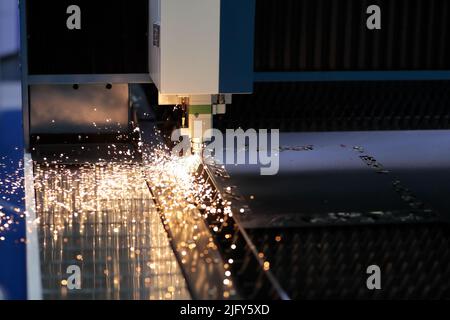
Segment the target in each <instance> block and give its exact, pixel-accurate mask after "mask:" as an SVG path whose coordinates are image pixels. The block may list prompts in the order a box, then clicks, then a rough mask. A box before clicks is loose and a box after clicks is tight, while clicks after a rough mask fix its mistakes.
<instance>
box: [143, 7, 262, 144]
mask: <svg viewBox="0 0 450 320" xmlns="http://www.w3.org/2000/svg"><path fill="white" fill-rule="evenodd" d="M253 23H254V0H251V1H240V0H188V1H186V0H164V1H163V0H151V1H150V28H151V32H150V49H149V53H150V64H149V66H150V76H151V78H152V80H153V82H154V84H155V85H156V87H157V88H158V91H159V104H160V105H178V106H181V107H182V108H183V113H184V119H183V120H182V121H181V123H182V129H184V134H186V135H189V137H190V138H191V141H192V144H193V148H194V149H197V148H198V147H199V146H200V145H202V144H203V142H205V141H207V140H208V135H207V134H205V132H206V131H207V130H208V129H211V128H212V127H213V119H212V116H213V115H214V114H220V113H224V112H225V110H226V107H225V106H226V104H229V103H231V95H232V94H243V93H251V92H252V90H253V28H254V26H253ZM196 123H199V124H198V125H197V126H195V124H196Z"/></svg>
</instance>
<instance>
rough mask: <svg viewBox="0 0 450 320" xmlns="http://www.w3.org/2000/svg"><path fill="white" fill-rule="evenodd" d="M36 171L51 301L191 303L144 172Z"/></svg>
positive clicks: (109, 167)
mask: <svg viewBox="0 0 450 320" xmlns="http://www.w3.org/2000/svg"><path fill="white" fill-rule="evenodd" d="M34 170H35V190H36V207H37V217H38V219H39V242H40V256H41V259H40V260H41V268H42V283H43V298H44V299H189V298H190V295H189V292H188V290H187V288H186V283H185V280H184V277H183V276H182V273H181V270H180V267H179V265H178V263H177V260H176V258H175V255H174V253H173V251H172V249H171V247H170V243H169V240H168V237H167V233H166V232H165V230H164V227H163V225H162V223H161V219H160V216H159V214H158V212H157V211H156V209H155V205H154V201H153V199H152V196H151V194H150V192H149V189H148V188H147V186H146V184H145V180H144V179H143V177H142V174H141V168H140V167H139V165H137V164H117V163H109V164H90V165H83V166H76V167H75V166H64V165H59V166H58V165H47V164H45V165H43V164H35V169H34ZM71 265H76V266H79V267H80V269H81V289H79V290H70V289H69V288H68V286H67V279H68V277H69V276H70V274H67V268H68V267H69V266H71Z"/></svg>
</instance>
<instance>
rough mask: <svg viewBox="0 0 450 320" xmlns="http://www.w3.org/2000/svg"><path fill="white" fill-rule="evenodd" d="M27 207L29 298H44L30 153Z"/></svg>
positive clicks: (27, 159) (26, 165)
mask: <svg viewBox="0 0 450 320" xmlns="http://www.w3.org/2000/svg"><path fill="white" fill-rule="evenodd" d="M24 175H25V208H26V211H27V215H26V217H27V219H26V230H27V249H26V250H27V252H26V253H27V256H26V260H27V296H28V300H41V299H42V282H41V262H40V257H39V239H38V229H37V223H36V210H35V208H36V200H35V193H34V183H33V180H34V179H33V160H32V159H31V155H30V154H29V153H25V155H24Z"/></svg>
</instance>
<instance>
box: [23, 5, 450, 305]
mask: <svg viewBox="0 0 450 320" xmlns="http://www.w3.org/2000/svg"><path fill="white" fill-rule="evenodd" d="M372 2H373V3H372ZM372 2H371V3H368V2H367V1H363V0H345V1H333V0H314V1H313V0H285V1H275V0H150V1H148V0H134V1H122V0H119V1H110V2H102V1H92V0H90V1H87V0H71V1H66V0H60V1H43V0H42V1H33V0H21V1H20V15H21V19H20V20H21V50H22V51H21V70H22V108H23V127H24V140H25V149H26V155H25V160H26V161H25V176H26V177H25V190H26V211H27V212H29V213H30V217H29V219H30V225H34V226H35V232H34V233H31V234H30V235H29V241H28V243H27V257H28V260H27V264H28V268H27V272H28V273H29V274H28V279H29V281H28V297H29V298H38V299H40V298H57V299H61V298H62V299H64V298H66V299H72V298H73V299H78V298H100V299H189V298H193V299H252V298H254V299H305V298H306V299H321V298H363V299H389V298H425V299H426V298H449V296H450V282H449V281H445V279H449V275H450V256H449V254H450V253H449V250H448V248H449V244H450V233H449V226H448V223H449V221H450V215H449V212H450V206H449V202H448V193H449V192H450V185H449V183H448V181H450V180H449V179H448V178H449V177H450V166H449V163H450V149H449V148H448V145H449V143H450V139H449V136H450V135H449V131H448V130H449V129H450V108H449V105H450V100H449V98H450V92H449V88H450V60H449V58H448V57H450V52H449V51H450V32H448V30H450V19H449V17H450V4H449V3H448V1H445V0H435V1H432V5H431V4H430V3H429V2H428V1H424V0H417V1H409V0H396V1H388V0H374V1H372ZM369 5H375V7H376V8H377V9H376V10H375V11H373V10H369V8H368V7H369ZM372 9H373V8H372ZM374 12H375V13H374ZM376 12H378V14H379V18H378V19H380V20H379V21H378V22H377V23H376V24H374V25H376V27H373V28H370V27H369V23H368V19H369V18H371V17H372V15H373V14H377V13H376ZM371 19H373V17H372V18H371ZM198 124H200V126H198ZM164 128H166V129H167V128H169V129H170V130H168V131H171V130H172V129H175V128H178V129H181V131H182V134H183V135H187V136H189V138H190V142H191V147H192V151H193V152H194V153H199V152H201V150H202V149H203V147H204V146H207V145H208V142H209V140H210V137H209V136H208V135H204V134H203V133H204V132H206V131H208V129H212V128H216V129H220V130H222V132H225V131H226V129H238V128H242V129H244V130H247V129H256V130H258V129H263V130H266V129H278V130H280V131H281V134H280V137H279V146H278V147H277V148H276V150H271V152H272V153H274V154H275V155H276V156H277V159H278V160H279V165H280V167H279V171H278V174H276V175H273V176H263V175H260V171H259V168H260V166H259V165H254V164H243V165H235V164H228V163H225V164H219V163H215V162H214V161H212V162H208V161H204V162H202V163H201V165H200V166H199V168H198V170H197V175H198V176H199V177H201V178H202V179H203V180H202V181H204V182H205V183H207V184H208V188H210V189H211V190H213V191H212V192H211V193H212V194H213V195H214V196H217V197H219V199H223V200H224V203H233V204H232V215H228V216H221V215H215V216H213V217H209V216H206V215H204V211H202V210H203V209H202V208H194V209H192V210H197V211H195V216H196V217H202V218H201V219H200V220H199V219H198V218H195V219H194V218H192V217H191V218H192V220H190V219H191V218H189V219H187V220H186V221H192V223H193V224H194V223H195V224H198V226H199V227H198V228H197V227H196V228H195V229H196V230H197V229H198V230H199V231H198V234H195V236H194V237H191V238H189V239H188V238H186V237H187V234H188V231H186V230H187V229H180V230H177V229H176V228H170V224H165V223H164V221H163V222H162V220H161V219H160V215H164V212H163V211H164V210H163V209H161V204H159V203H158V199H157V198H158V197H157V192H155V190H153V188H152V185H150V184H148V182H146V181H145V179H143V178H142V174H141V173H140V171H136V170H130V169H129V167H127V166H129V165H133V164H134V163H135V162H137V163H139V161H140V160H141V159H140V157H141V155H140V154H139V146H140V145H141V144H145V145H150V144H151V143H153V142H154V140H155V139H156V140H158V141H164V139H165V137H164V136H165V130H164ZM196 128H197V129H198V130H196ZM155 129H156V130H155ZM169 134H170V132H169ZM112 146H114V151H113V149H112ZM243 149H245V150H244V152H246V151H248V150H247V149H248V145H245V146H244V148H243ZM228 151H229V149H228V150H227V152H228ZM258 151H259V150H258ZM128 160H129V161H130V162H126V164H124V162H125V161H128ZM99 161H101V162H102V164H101V165H98V164H97V163H98V162H99ZM105 162H106V164H105ZM155 195H156V196H155ZM224 211H225V210H223V211H220V213H221V214H222V213H223V212H224ZM37 218H39V219H38V221H39V223H37V224H36V223H34V224H33V223H32V222H33V221H35V219H37ZM199 221H200V222H199ZM136 222H138V223H136ZM186 224H188V225H189V223H188V222H186ZM191 231H192V230H191ZM191 231H189V232H191ZM195 232H197V231H195ZM192 239H195V241H193V240H192ZM74 265H75V266H78V267H79V268H80V269H81V270H80V271H81V278H82V282H81V283H82V285H81V289H79V290H72V289H70V288H68V286H67V281H66V278H67V272H66V270H67V267H69V266H74ZM373 266H378V267H379V269H380V270H381V272H382V275H383V276H382V279H383V280H382V281H383V282H382V288H383V290H377V289H376V288H375V289H374V290H372V289H373V288H372V289H370V288H369V287H368V286H367V285H366V281H367V277H368V273H367V272H368V270H369V271H370V270H372V269H370V268H372V267H373ZM30 275H33V276H30ZM224 277H225V278H224Z"/></svg>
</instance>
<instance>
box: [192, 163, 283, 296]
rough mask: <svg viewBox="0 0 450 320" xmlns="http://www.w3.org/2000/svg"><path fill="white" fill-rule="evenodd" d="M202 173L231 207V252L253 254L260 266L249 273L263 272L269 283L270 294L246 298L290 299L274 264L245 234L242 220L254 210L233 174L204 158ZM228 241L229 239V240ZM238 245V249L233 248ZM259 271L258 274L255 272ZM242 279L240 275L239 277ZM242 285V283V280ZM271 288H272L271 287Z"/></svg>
mask: <svg viewBox="0 0 450 320" xmlns="http://www.w3.org/2000/svg"><path fill="white" fill-rule="evenodd" d="M201 167H203V168H202V170H204V172H205V173H206V174H207V175H208V180H209V181H210V183H211V184H212V186H213V188H214V189H215V190H216V191H217V192H218V193H220V194H221V196H222V198H223V199H224V200H225V201H228V203H229V204H230V206H231V210H232V213H233V214H232V216H231V217H228V218H229V220H231V224H232V225H233V229H234V235H233V236H232V239H233V243H232V244H231V246H232V247H231V248H232V250H231V251H239V250H246V251H249V253H250V254H251V259H253V260H254V261H255V262H256V264H257V266H258V269H257V270H248V271H249V272H253V273H260V274H261V275H262V278H261V277H259V275H258V277H257V278H258V279H259V280H258V281H260V282H263V283H264V282H266V288H267V289H268V291H265V292H264V293H261V294H254V295H251V296H248V294H247V295H246V298H252V299H280V300H290V297H289V295H288V294H287V293H286V292H285V290H284V289H283V288H282V286H281V284H280V283H279V281H278V280H277V278H276V277H275V276H274V274H273V273H272V271H271V270H270V262H268V261H266V260H265V259H264V256H261V254H260V253H259V252H258V250H257V248H256V246H255V245H254V244H253V242H252V240H251V238H250V236H249V235H248V233H247V232H246V231H245V228H244V227H243V225H242V223H241V221H240V218H241V217H242V216H244V215H250V214H251V209H250V207H249V206H248V204H247V202H246V200H245V199H244V197H243V196H242V195H241V194H240V193H239V190H238V188H237V187H236V186H233V185H231V184H230V180H229V178H230V177H229V175H228V173H227V171H226V169H225V167H224V166H223V165H221V164H218V163H217V162H216V161H215V160H214V159H212V158H210V157H208V158H203V162H202V164H201ZM228 223H230V222H228ZM225 238H226V237H225ZM238 242H240V246H237V247H236V243H238ZM233 245H234V246H233ZM220 247H221V248H222V254H223V255H226V252H224V251H226V250H223V249H224V246H223V245H222V246H220ZM255 271H256V272H255ZM238 277H239V275H238ZM238 283H239V281H238ZM255 285H258V286H264V284H255ZM267 286H268V287H267Z"/></svg>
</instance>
